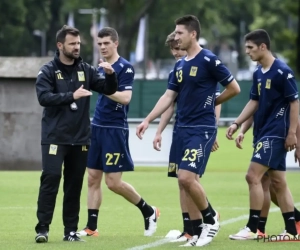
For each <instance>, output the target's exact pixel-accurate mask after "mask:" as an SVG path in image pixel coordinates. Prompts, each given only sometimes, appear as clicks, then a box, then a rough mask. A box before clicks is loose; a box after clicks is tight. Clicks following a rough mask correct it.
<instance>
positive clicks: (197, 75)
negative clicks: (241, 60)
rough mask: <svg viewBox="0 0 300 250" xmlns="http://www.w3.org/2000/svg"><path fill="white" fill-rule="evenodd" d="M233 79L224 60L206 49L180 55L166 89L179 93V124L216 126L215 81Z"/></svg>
mask: <svg viewBox="0 0 300 250" xmlns="http://www.w3.org/2000/svg"><path fill="white" fill-rule="evenodd" d="M233 79H234V77H233V76H232V75H231V73H230V72H229V70H228V69H227V68H226V67H225V66H224V64H223V63H222V62H221V61H220V60H219V59H218V58H217V56H216V55H214V54H213V53H212V52H211V51H209V50H207V49H202V50H201V51H200V52H199V53H198V54H197V55H196V56H195V57H194V58H192V59H189V60H187V59H186V57H183V58H182V59H180V60H179V61H178V62H177V63H176V64H175V67H174V70H173V73H172V77H171V79H170V81H169V84H168V89H170V90H173V91H175V92H177V93H178V94H179V98H178V100H177V115H178V118H177V119H178V121H177V124H178V127H201V126H203V127H216V118H215V98H216V89H217V84H218V82H219V83H220V84H222V85H223V86H227V85H228V84H229V83H230V82H232V80H233Z"/></svg>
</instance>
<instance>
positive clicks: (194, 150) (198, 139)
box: [178, 128, 219, 246]
mask: <svg viewBox="0 0 300 250" xmlns="http://www.w3.org/2000/svg"><path fill="white" fill-rule="evenodd" d="M179 130H180V132H179V134H180V135H179V136H180V141H181V143H182V147H183V151H184V152H183V157H182V161H181V163H180V165H179V171H178V181H179V183H180V185H182V186H183V188H184V190H185V192H186V193H187V195H188V196H189V197H191V199H192V200H193V202H194V204H195V205H196V207H197V215H196V212H195V214H194V215H193V217H191V214H190V217H191V221H192V220H193V221H197V223H201V215H200V213H199V212H201V214H202V217H203V223H202V224H199V225H198V226H197V225H196V224H195V225H193V228H195V227H197V228H198V229H199V228H200V229H201V232H194V234H195V233H198V235H194V236H193V239H194V240H196V242H195V241H193V242H192V240H190V241H189V242H188V243H187V244H186V246H187V245H189V246H194V245H197V246H204V245H206V244H209V243H210V242H211V241H212V238H213V237H214V236H215V235H216V234H217V232H218V230H219V223H218V222H215V220H214V218H213V216H212V213H211V211H210V208H209V206H208V202H207V199H206V194H205V191H204V189H203V187H202V185H201V184H200V182H198V180H197V175H199V174H200V173H202V174H203V173H204V170H205V167H206V164H207V161H208V158H209V155H210V150H211V147H212V145H213V143H214V141H215V138H216V130H215V129H197V128H193V129H186V128H180V129H179ZM198 237H199V239H198Z"/></svg>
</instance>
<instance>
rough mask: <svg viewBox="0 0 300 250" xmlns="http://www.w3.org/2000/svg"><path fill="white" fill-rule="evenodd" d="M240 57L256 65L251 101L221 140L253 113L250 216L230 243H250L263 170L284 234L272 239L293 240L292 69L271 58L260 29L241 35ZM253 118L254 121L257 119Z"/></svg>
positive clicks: (260, 199)
mask: <svg viewBox="0 0 300 250" xmlns="http://www.w3.org/2000/svg"><path fill="white" fill-rule="evenodd" d="M245 46H246V53H247V54H248V55H249V56H250V58H251V59H252V60H253V61H257V62H258V63H259V65H258V67H257V68H256V70H255V72H254V74H253V86H252V89H251V99H250V101H249V102H248V104H247V105H246V106H245V108H244V110H243V111H242V113H241V114H240V116H239V117H238V118H237V119H236V121H235V122H234V123H233V124H232V125H231V126H230V127H229V128H228V130H227V133H226V136H227V138H228V139H233V138H232V135H233V134H234V133H235V132H236V130H237V129H238V127H239V125H240V124H242V123H244V122H245V121H246V120H247V119H248V118H250V117H251V116H252V115H253V114H254V113H255V116H256V117H257V119H255V128H254V148H255V149H254V152H253V156H252V159H251V163H250V166H249V168H248V172H247V175H246V180H247V182H248V186H249V195H250V213H249V220H248V223H247V225H246V226H245V227H244V228H243V229H241V230H240V231H239V232H238V233H237V234H234V235H230V236H229V237H230V239H236V240H245V239H256V238H257V229H258V224H259V218H260V214H261V209H262V207H263V202H264V193H263V188H262V184H261V180H262V177H263V175H264V174H265V173H266V172H267V171H268V170H270V171H268V175H269V176H270V179H271V182H272V185H273V188H274V189H275V193H276V197H277V201H278V204H279V207H280V209H281V211H282V215H283V218H284V222H285V230H284V232H283V233H282V234H280V235H279V236H278V239H279V240H281V239H284V237H285V236H288V237H294V236H296V235H297V230H296V226H295V214H294V205H293V198H292V195H291V193H290V190H289V188H288V186H287V183H286V178H285V175H286V172H285V171H286V163H285V158H286V152H287V151H290V150H293V149H294V148H295V147H296V144H297V137H296V130H297V126H298V113H299V106H298V103H299V102H298V90H297V85H296V82H295V78H294V74H293V72H292V70H291V69H290V68H289V67H288V66H287V65H286V64H285V63H284V62H282V61H280V60H278V59H276V58H274V56H273V55H272V53H271V51H270V49H271V48H270V47H271V41H270V37H269V35H268V33H267V32H266V31H265V30H262V29H259V30H255V31H253V32H250V33H249V34H247V35H246V36H245ZM258 117H259V119H258Z"/></svg>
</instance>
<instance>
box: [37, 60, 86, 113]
mask: <svg viewBox="0 0 300 250" xmlns="http://www.w3.org/2000/svg"><path fill="white" fill-rule="evenodd" d="M51 70H52V69H50V68H49V67H47V66H46V65H45V66H43V67H42V68H41V69H40V71H39V73H38V76H37V79H36V83H35V88H36V93H37V98H38V101H39V103H40V105H41V106H43V107H50V106H61V105H69V104H71V103H72V102H74V98H73V92H71V91H69V92H66V93H54V81H55V79H54V76H52V75H51ZM88 92H89V91H88Z"/></svg>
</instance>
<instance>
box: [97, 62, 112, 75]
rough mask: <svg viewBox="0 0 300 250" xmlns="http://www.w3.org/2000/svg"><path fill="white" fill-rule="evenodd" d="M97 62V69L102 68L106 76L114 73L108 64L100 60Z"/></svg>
mask: <svg viewBox="0 0 300 250" xmlns="http://www.w3.org/2000/svg"><path fill="white" fill-rule="evenodd" d="M99 62H100V63H99V67H101V68H103V70H104V72H105V73H106V74H108V75H111V74H113V73H114V72H115V71H114V69H113V67H112V66H111V64H110V63H108V62H104V61H103V60H102V59H100V61H99Z"/></svg>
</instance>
